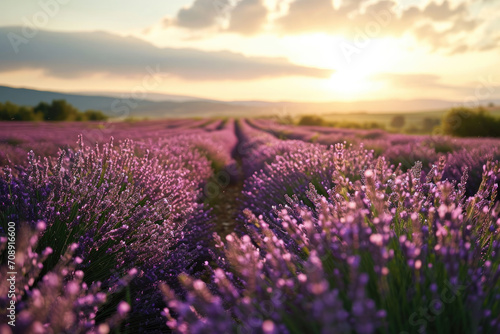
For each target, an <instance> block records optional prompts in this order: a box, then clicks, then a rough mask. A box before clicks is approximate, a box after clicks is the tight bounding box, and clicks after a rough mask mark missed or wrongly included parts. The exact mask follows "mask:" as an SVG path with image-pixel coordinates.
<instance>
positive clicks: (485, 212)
mask: <svg viewBox="0 0 500 334" xmlns="http://www.w3.org/2000/svg"><path fill="white" fill-rule="evenodd" d="M256 126H258V127H259V128H263V123H262V124H261V123H259V124H256V122H252V123H251V124H250V123H247V122H245V121H240V122H238V124H237V126H236V129H234V130H233V128H234V123H233V122H229V123H228V124H223V123H221V124H219V125H217V126H214V125H206V126H204V130H203V131H201V132H199V131H198V130H196V131H198V132H197V133H196V134H193V135H190V136H176V137H174V138H167V139H165V140H162V141H160V142H157V143H155V144H151V143H146V142H145V143H140V144H132V143H131V142H125V143H122V144H120V146H119V148H114V147H110V146H109V145H108V146H105V147H104V148H102V149H100V150H98V151H96V150H95V149H94V150H91V149H90V148H87V149H86V148H84V147H81V148H80V150H78V151H77V152H75V153H72V152H71V150H69V151H68V150H66V151H68V153H67V155H66V156H63V158H62V159H61V162H57V161H56V160H53V161H52V162H50V161H49V162H47V163H42V162H40V161H35V160H36V159H33V158H32V157H31V158H30V159H31V160H30V161H31V162H32V163H31V165H30V166H40V167H41V166H45V167H46V166H49V171H48V172H45V170H47V169H46V168H45V169H44V168H39V167H36V168H31V169H30V168H28V169H26V171H25V176H23V174H22V173H23V172H22V170H21V172H20V173H19V174H18V175H21V176H23V177H24V178H25V181H24V183H23V182H22V177H17V178H16V181H15V182H17V183H18V184H22V186H19V185H18V187H19V190H18V191H17V192H15V193H14V194H15V195H16V196H17V197H18V198H21V199H22V200H19V201H18V202H19V203H21V204H16V206H15V207H16V210H18V208H23V206H22V203H23V202H22V201H24V199H25V198H26V197H27V198H28V199H29V200H31V201H32V202H30V203H29V204H27V205H26V209H24V210H25V211H26V212H27V213H26V215H31V214H33V215H35V214H37V213H39V212H44V214H45V215H46V216H47V217H48V218H47V219H45V221H47V224H46V225H48V226H49V227H47V229H46V231H50V230H51V228H52V229H54V226H55V225H54V224H53V222H59V223H58V224H56V225H57V226H59V227H64V226H67V227H65V229H64V230H63V231H62V232H61V231H52V232H51V233H52V234H50V233H47V232H45V233H43V234H42V236H41V239H40V240H41V241H43V239H44V238H46V239H45V241H44V242H41V241H39V242H38V246H37V248H36V249H37V252H36V253H38V254H40V255H36V253H32V254H31V255H29V256H37V261H38V263H41V262H43V263H45V266H44V267H43V269H42V271H41V272H40V271H38V272H35V274H32V273H30V274H29V275H31V276H27V277H28V278H27V285H25V286H26V288H25V292H26V295H27V297H25V298H23V300H25V301H27V302H26V305H22V306H21V308H24V309H25V310H27V311H26V312H25V314H26V317H27V318H30V317H31V318H35V315H37V314H38V313H37V312H42V310H45V311H46V310H47V309H48V308H49V307H48V306H46V304H43V303H42V302H46V300H45V299H44V298H46V299H48V300H49V301H50V300H51V299H50V298H52V297H50V298H48V297H46V296H56V295H61V296H65V298H66V299H64V300H67V304H65V305H68V307H67V309H68V310H72V311H69V312H70V313H71V312H73V316H70V315H68V316H67V317H66V318H65V319H66V320H65V321H66V322H67V323H64V322H61V320H60V319H51V318H47V316H46V315H45V318H43V319H42V318H41V316H38V318H36V319H35V320H33V321H32V322H31V326H33V327H32V328H36V326H40V325H41V324H46V325H47V326H49V327H50V329H52V330H53V331H55V332H62V331H64V330H67V331H68V332H71V330H73V329H74V328H71V330H68V329H67V328H69V327H68V326H70V325H73V326H81V324H85V326H88V328H90V329H91V330H94V331H98V332H99V331H100V332H105V331H106V330H107V329H108V328H109V327H112V326H113V325H116V324H117V323H118V322H119V321H120V320H122V319H123V318H124V317H125V314H126V313H127V310H128V308H129V306H128V305H129V304H131V305H132V307H133V309H132V312H131V315H130V316H129V317H128V319H127V320H125V323H126V325H124V326H123V327H122V329H129V330H133V331H137V330H139V331H144V332H146V331H148V332H151V331H153V330H154V329H157V330H161V327H160V326H161V325H162V324H164V323H165V321H168V327H169V328H170V329H172V330H174V331H176V332H181V333H213V332H216V331H218V332H224V333H225V332H228V333H230V332H239V333H243V332H247V333H309V332H311V333H337V332H338V333H348V332H357V333H375V332H389V333H401V332H454V333H455V332H456V333H466V332H485V333H496V332H498V331H499V330H500V328H499V323H500V322H499V320H500V319H498V317H499V314H500V306H499V302H498V301H499V300H500V282H499V278H500V272H499V265H500V259H499V255H498V251H499V249H498V248H500V243H499V240H498V230H499V225H500V220H499V219H498V216H499V206H498V201H496V192H497V188H498V177H499V176H500V175H499V165H498V163H494V162H493V161H490V162H488V161H487V162H486V163H485V164H484V167H482V166H481V168H479V170H477V169H476V170H472V171H471V172H472V173H477V174H479V175H481V174H482V175H481V176H480V182H479V183H478V185H477V188H478V189H477V190H475V189H472V188H469V191H472V192H473V193H472V194H471V195H468V194H467V189H468V188H467V183H468V180H467V178H468V175H469V173H468V171H467V170H465V172H464V173H461V172H460V171H459V172H460V173H459V174H460V175H459V178H458V182H457V181H455V182H450V181H448V180H447V176H446V173H447V170H448V169H449V162H448V161H446V159H445V158H441V159H439V157H438V156H436V160H435V161H434V162H435V166H433V167H432V166H431V167H430V169H429V168H425V167H426V166H423V165H422V164H421V163H416V164H414V165H413V167H412V168H408V169H406V168H400V167H398V166H394V165H393V164H391V162H390V160H386V159H385V158H384V157H382V156H380V154H378V152H375V151H373V150H368V149H366V148H365V147H366V146H365V147H363V146H361V147H357V146H349V147H347V145H343V144H337V145H334V146H332V147H328V146H323V145H319V144H312V143H307V142H305V141H302V140H279V139H277V138H276V137H275V136H273V135H271V134H270V133H269V132H271V131H270V130H268V129H266V130H267V131H261V130H259V129H258V128H257V127H256ZM266 126H275V127H277V126H276V125H272V124H267V125H266ZM207 127H210V128H207ZM212 127H213V128H212ZM221 128H222V130H220V129H221ZM234 131H235V132H236V133H237V135H238V138H239V144H238V145H237V142H236V137H235V136H234ZM271 133H273V132H271ZM358 135H359V134H358ZM152 138H154V137H152ZM353 138H354V136H349V137H348V139H351V140H353ZM403 139H404V140H407V141H408V142H411V141H412V140H414V139H413V138H410V137H408V138H406V139H405V138H402V140H403ZM386 140H388V139H387V138H386ZM494 144H495V145H498V144H497V143H496V142H495V143H494ZM122 145H125V146H124V147H122ZM127 145H132V146H131V147H128V146H127ZM386 145H387V146H389V144H386ZM468 145H474V144H473V143H471V142H469V144H468ZM495 147H497V146H494V147H493V148H495ZM148 149H149V152H148V151H147V150H148ZM490 149H491V148H490ZM115 150H116V152H117V153H116V154H115V155H113V154H110V153H109V152H113V151H115ZM85 151H87V152H89V153H79V154H78V157H86V158H85V159H87V160H88V161H90V162H92V163H91V164H88V163H81V162H78V161H80V160H79V159H80V158H75V157H74V156H76V155H77V153H78V152H85ZM90 152H96V153H92V154H91V153H90ZM104 152H108V153H106V154H104ZM124 152H126V154H124ZM71 154H73V158H70V159H69V162H68V161H66V160H65V159H66V158H67V157H71V156H72V155H71ZM93 156H95V157H97V158H93ZM207 157H208V159H207ZM234 158H237V159H241V163H242V167H243V172H244V175H245V177H246V180H245V183H244V189H243V192H242V199H241V208H242V212H241V214H240V215H239V217H238V218H237V219H238V221H239V223H240V225H239V226H238V228H237V231H236V233H234V234H230V235H228V236H227V237H226V239H225V240H224V241H222V240H221V238H219V237H218V236H216V235H215V244H214V245H213V244H212V238H211V237H210V236H209V233H210V232H211V230H210V229H209V228H207V225H208V224H209V223H210V221H209V219H208V217H207V213H206V210H204V208H202V207H201V206H200V204H199V202H200V200H201V199H204V198H205V197H206V196H210V192H208V193H207V189H208V188H207V187H206V185H207V184H208V183H210V182H211V181H210V180H212V179H213V177H212V178H211V177H210V176H211V175H212V176H213V173H214V171H215V170H218V171H221V170H222V171H227V174H228V175H229V177H234V175H237V171H236V170H235V168H234V166H235V161H234ZM481 158H483V157H481ZM85 159H84V161H87V160H85ZM144 159H146V160H144ZM33 161H34V162H33ZM75 161H76V162H75ZM111 161H113V163H111ZM152 161H154V162H153V163H152ZM110 164H112V165H113V168H112V169H110ZM209 164H210V165H211V167H212V168H210V167H209ZM86 166H88V167H86ZM116 166H118V167H116ZM157 167H158V168H157ZM116 171H123V173H124V175H121V174H120V173H117V172H116ZM132 171H135V172H136V173H135V172H132ZM183 171H185V174H182V172H183ZM233 172H234V173H233ZM44 173H45V174H44ZM165 173H166V174H165ZM177 173H181V174H177ZM118 174H119V175H120V176H121V178H120V176H116V175H118ZM167 174H168V175H167ZM111 175H115V176H113V177H110V176H111ZM470 175H471V176H472V175H473V174H470ZM73 176H75V177H73ZM54 177H55V179H58V178H60V179H61V181H59V180H58V181H57V182H56V181H53V179H51V178H54ZM13 179H14V178H11V179H9V178H7V180H8V182H10V184H11V188H15V185H12V180H13ZM125 180H126V181H125ZM180 180H185V181H186V182H181V184H179V182H180ZM214 182H216V183H218V184H219V185H220V186H223V183H221V180H220V179H214ZM29 184H34V185H37V186H33V187H32V188H30V187H28V186H27V185H29ZM224 184H225V183H224ZM190 186H191V187H192V188H190ZM23 187H24V188H23ZM80 187H81V188H80ZM94 188H95V189H94ZM118 188H119V189H118ZM122 188H123V190H122ZM33 189H34V190H35V191H34V190H33ZM47 189H48V190H47ZM72 189H75V191H72ZM189 189H193V190H192V191H190V190H189ZM82 190H86V191H87V193H88V194H89V196H88V197H82V200H81V201H79V200H78V198H79V197H78V194H80V193H81V191H82ZM181 190H182V191H184V192H187V193H190V194H191V195H186V194H185V193H184V194H182V196H181V193H182V191H181ZM9 191H10V189H9ZM37 191H38V192H37ZM109 191H111V194H115V195H103V193H104V192H105V193H106V194H107V193H108V192H109ZM113 191H114V192H113ZM123 192H125V194H123ZM1 193H2V194H3V193H7V190H2V191H1ZM83 193H84V194H87V193H85V191H84V192H83ZM46 194H49V195H46ZM9 196H12V194H9ZM23 196H24V197H23ZM44 196H45V197H44ZM99 196H100V197H99ZM108 196H110V197H108ZM121 196H124V197H121ZM134 196H136V197H135V199H134V200H132V201H131V202H127V199H129V198H132V197H134ZM176 196H181V197H182V198H178V197H176ZM7 197H8V196H7ZM40 198H42V199H43V198H48V200H46V201H45V202H44V201H40ZM154 199H157V201H156V202H155V200H154ZM162 199H163V204H165V205H166V208H165V205H163V204H162V202H161V200H162ZM165 199H166V202H165ZM2 200H4V199H2ZM7 200H9V201H12V198H8V199H7ZM39 201H40V203H43V204H40V203H39ZM47 201H48V202H50V203H51V205H53V203H59V204H57V205H58V206H57V207H54V208H51V207H49V208H48V209H47V207H48V206H46V204H45V203H46V202H47ZM122 201H123V203H124V204H122V203H118V202H122ZM5 203H7V202H5ZM9 203H10V202H9ZM75 203H79V204H81V203H91V205H90V206H87V207H84V208H81V210H80V208H79V205H78V204H75ZM134 203H135V204H134ZM166 203H168V204H166ZM102 204H104V205H102ZM184 204H185V205H184ZM112 205H115V206H116V207H113V206H112ZM30 208H34V209H33V210H34V212H30V210H29V209H30ZM61 208H66V209H65V210H62V209H61ZM70 208H71V209H70ZM142 209H144V211H141V210H142ZM16 210H13V212H12V213H11V214H14V213H16V212H18V211H19V210H18V211H16ZM73 210H76V212H75V213H72V212H73ZM136 210H139V211H137V214H136V213H135V212H136ZM21 211H22V210H21ZM35 211H36V212H35ZM22 212H24V211H22ZM79 213H80V214H81V215H82V216H84V218H83V220H82V221H80V220H76V221H75V220H74V219H75V218H77V217H78V214H79ZM61 214H63V216H62V217H63V218H62V219H61V218H59V217H61ZM89 217H90V219H89ZM155 217H156V218H155ZM9 218H10V217H9ZM13 219H21V218H20V217H13ZM80 219H81V218H80ZM155 219H156V220H155ZM162 219H163V220H162ZM25 220H26V221H32V222H33V224H34V223H35V218H33V219H31V220H30V219H25ZM66 221H69V222H74V223H73V224H68V225H65V224H61V223H60V222H66ZM108 221H109V222H108ZM2 223H3V222H2ZM41 225H42V226H40V224H38V225H37V226H38V228H42V227H43V224H41ZM125 226H126V227H125ZM80 227H81V229H80ZM68 231H71V233H74V234H71V233H70V234H69V236H70V237H71V238H73V237H76V236H77V237H78V240H77V241H78V242H81V245H80V246H78V247H77V246H73V248H71V247H70V250H69V251H70V252H74V254H75V255H71V253H70V254H69V255H67V256H66V258H69V259H71V261H73V262H71V263H69V262H66V264H64V265H62V264H60V261H59V263H55V264H54V262H56V261H55V260H53V262H52V263H51V262H50V261H49V260H50V255H51V254H50V253H51V252H52V253H54V250H53V249H50V251H48V252H45V253H43V249H44V248H45V247H47V246H50V247H53V246H52V244H53V241H54V239H55V238H58V237H59V238H61V236H63V235H64V236H65V237H64V238H63V239H65V240H66V238H68V237H67V235H68ZM83 232H85V233H83ZM115 234H116V235H115ZM151 235H152V236H154V237H155V238H156V237H158V238H156V239H155V238H152V243H151V244H149V242H150V240H149V239H148V238H149V237H150V236H151ZM46 236H47V237H46ZM146 236H147V237H146ZM71 238H70V240H69V241H68V242H67V243H69V242H70V241H71ZM61 240H62V239H61ZM72 240H76V239H75V238H73V239H72ZM35 241H36V240H35V239H33V240H31V241H30V242H31V243H34V242H35ZM102 242H105V244H103V243H102ZM162 243H166V244H167V245H163V244H162ZM26 244H27V245H28V244H29V243H26ZM214 246H215V247H214ZM27 247H28V246H27ZM97 247H98V248H97ZM96 248H97V249H96ZM99 249H101V253H99ZM57 252H59V253H62V250H56V251H55V253H57ZM101 256H104V259H103V260H99V259H100V258H101ZM44 257H49V258H47V259H46V260H45V261H44ZM53 259H59V257H53ZM30 261H31V260H30ZM61 261H62V260H61ZM67 261H69V260H67ZM99 261H101V262H99ZM93 263H94V265H93ZM109 263H112V264H113V266H114V267H113V268H110V267H106V265H107V264H109ZM203 263H205V265H204V266H203V265H202V264H203ZM71 266H74V269H73V267H71ZM203 267H204V268H203ZM51 268H64V272H63V271H61V272H60V273H59V274H57V270H55V269H51ZM103 268H104V270H103V271H101V269H103ZM2 270H4V268H2ZM127 270H128V271H127ZM77 272H78V274H77ZM180 272H184V273H183V274H182V275H180V276H179V280H177V275H178V274H179V273H180ZM54 273H55V275H56V277H60V278H61V277H63V276H61V275H66V276H64V277H65V282H76V284H81V285H78V287H79V289H78V290H76V289H74V288H73V287H74V286H76V285H75V284H73V283H71V284H69V283H65V284H62V283H61V285H60V286H57V285H54V284H53V285H48V284H49V283H46V281H47V282H49V281H50V280H51V279H49V278H47V279H45V277H47V276H48V275H53V274H54ZM99 273H101V275H100V276H99ZM104 273H107V274H108V275H105V274H104ZM109 273H112V274H111V275H109ZM57 275H59V276H57ZM82 275H83V276H82ZM89 275H92V276H91V277H89ZM68 276H69V277H68ZM132 276H137V277H136V278H135V279H133V280H132ZM30 277H43V279H33V280H29V278H30ZM78 279H79V280H80V281H78ZM82 279H83V280H82ZM53 280H55V279H53ZM97 281H101V282H102V283H101V284H100V285H99V284H97V283H96V282H97ZM30 282H31V283H30ZM179 282H180V284H179ZM91 283H94V284H91ZM46 284H47V285H46ZM89 286H90V287H91V288H89ZM158 288H161V289H162V290H163V295H164V298H165V301H166V303H167V307H166V308H165V309H164V310H163V311H162V315H160V309H162V308H163V307H164V306H165V305H164V304H163V303H162V301H161V300H160V295H159V294H158V292H157V291H158ZM44 289H45V290H44ZM51 289H52V290H51ZM57 289H59V290H57ZM91 289H92V290H91ZM97 289H101V290H102V291H104V294H102V292H101V294H99V292H97ZM33 291H39V292H38V293H37V292H33ZM40 291H41V292H40ZM71 291H77V292H78V293H76V292H75V293H74V294H73V295H72V294H71V293H72V292H71ZM4 295H5V294H3V291H2V296H4ZM106 295H107V296H106ZM40 296H42V299H41V301H40ZM71 296H74V297H71ZM89 296H90V297H89ZM35 297H36V298H38V299H37V301H38V303H35V302H32V303H31V304H30V301H31V300H34V298H35ZM70 298H74V300H73V299H70ZM82 298H83V299H82ZM104 299H106V302H105V304H104V305H102V303H104ZM75 300H76V301H78V303H75V302H74V301H75ZM81 300H85V301H86V302H88V305H89V308H86V309H84V310H83V311H81V310H80V309H76V306H74V307H75V308H73V309H72V308H70V307H69V306H70V305H82V303H83V302H82V301H81ZM120 300H126V301H127V302H128V303H127V304H124V303H120ZM91 302H93V304H92V303H91ZM99 302H100V303H101V304H99ZM35 304H37V305H42V307H39V309H38V310H36V309H33V308H30V307H31V306H30V305H35ZM98 304H99V305H101V306H100V307H97V305H98ZM85 305H87V304H85ZM78 307H80V306H78ZM90 309H92V310H94V312H91V311H90V312H89V310H90ZM115 309H116V310H117V312H116V314H113V312H114V310H115ZM97 310H98V312H97V313H96V314H95V316H94V315H93V314H92V313H95V311H97ZM471 310H472V311H473V312H472V311H471ZM46 313H47V312H45V313H44V314H46ZM82 316H85V317H87V318H85V317H83V318H82ZM31 318H30V319H31ZM68 319H69V320H68ZM26 321H28V320H26ZM30 321H31V320H30ZM95 322H96V323H97V324H99V325H95V324H94V323H95ZM60 324H64V326H66V327H64V326H63V325H60ZM75 324H78V325H75ZM54 326H61V327H54ZM61 328H62V329H63V330H61ZM76 328H80V329H81V328H87V327H76ZM42 332H43V331H42Z"/></svg>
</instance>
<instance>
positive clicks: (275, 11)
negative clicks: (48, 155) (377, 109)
mask: <svg viewBox="0 0 500 334" xmlns="http://www.w3.org/2000/svg"><path fill="white" fill-rule="evenodd" d="M499 59H500V1H499V0H475V1H461V0H446V1H442V0H422V1H419V0H405V1H393V0H357V1H354V0H333V1H332V0H168V1H164V0H163V1H160V0H147V1H144V0H143V1H138V0H137V1H135V0H134V1H124V0H120V1H118V0H99V1H98V0H86V1H83V0H38V1H32V0H23V1H19V0H2V1H1V2H0V85H8V86H13V87H28V88H35V89H42V90H56V91H64V92H126V93H129V94H135V95H136V96H140V97H146V98H147V95H148V94H150V93H167V94H176V95H188V96H197V97H205V98H213V99H219V100H269V101H284V100H287V101H354V100H382V99H444V100H453V101H460V102H464V103H470V104H473V103H474V102H477V101H488V100H494V99H499V98H500V61H499Z"/></svg>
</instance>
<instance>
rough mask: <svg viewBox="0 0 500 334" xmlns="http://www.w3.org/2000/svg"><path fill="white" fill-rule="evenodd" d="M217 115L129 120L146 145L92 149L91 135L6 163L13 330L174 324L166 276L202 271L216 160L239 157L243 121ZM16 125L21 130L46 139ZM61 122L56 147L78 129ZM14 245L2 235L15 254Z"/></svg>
mask: <svg viewBox="0 0 500 334" xmlns="http://www.w3.org/2000/svg"><path fill="white" fill-rule="evenodd" d="M215 123H217V126H216V127H215V126H213V124H212V123H211V124H207V122H206V121H204V122H192V121H191V122H179V124H165V123H163V124H160V125H158V124H148V123H142V124H141V127H139V129H136V128H132V129H134V131H135V132H136V133H135V135H134V133H133V132H132V131H130V129H127V128H126V127H123V128H121V129H120V130H119V131H118V130H116V131H115V132H114V134H115V135H118V137H121V136H123V137H124V136H131V137H136V138H137V137H140V138H139V139H140V141H136V142H134V141H132V140H129V139H126V140H123V141H120V142H119V143H118V144H115V143H114V141H113V140H111V141H109V142H108V143H104V144H101V145H99V144H96V145H95V146H94V147H92V146H86V145H85V144H84V140H83V136H80V137H79V141H78V145H74V146H77V147H76V148H72V147H71V146H69V145H66V146H65V148H64V149H61V150H60V151H59V153H58V155H56V156H50V155H49V156H46V157H43V158H39V157H37V156H36V155H35V154H34V153H33V152H30V153H29V154H28V161H27V163H24V164H20V165H12V166H11V167H9V166H7V167H5V168H4V169H3V171H2V174H1V177H0V206H1V208H2V209H1V211H0V223H1V225H0V226H1V229H2V233H1V234H3V235H6V234H7V232H8V231H9V229H8V226H9V224H8V222H16V228H15V234H16V238H17V240H16V245H17V248H16V251H15V261H14V262H15V268H14V269H12V268H8V266H7V264H8V262H7V261H5V262H4V261H2V265H1V267H0V280H1V281H2V284H1V285H0V304H1V310H2V311H0V312H1V317H2V323H4V322H5V320H6V319H7V320H8V319H9V318H8V317H7V316H8V315H9V313H10V311H9V310H8V309H7V306H8V305H9V303H10V299H9V298H8V296H9V289H10V285H9V284H5V282H7V277H8V274H7V273H8V272H17V273H18V275H17V276H16V284H15V293H14V295H15V296H16V299H17V304H16V312H15V313H16V314H17V318H16V322H15V324H16V326H15V327H7V326H4V327H2V332H3V331H4V330H7V329H15V332H20V333H22V332H30V333H62V332H65V333H78V332H94V333H106V332H108V331H109V330H111V329H113V328H115V330H116V329H119V328H121V329H126V330H127V331H129V332H149V331H150V329H157V330H161V329H162V328H163V330H165V329H166V327H165V319H164V318H163V317H162V316H161V314H160V312H161V309H162V308H163V307H162V305H163V301H162V296H161V294H160V292H159V290H158V284H159V282H167V283H169V284H170V285H171V286H172V287H174V288H175V287H176V285H178V284H177V276H178V275H179V274H180V273H181V272H187V273H190V274H193V275H196V274H197V273H198V271H199V270H198V269H197V268H196V266H197V265H198V264H199V263H202V262H203V261H204V260H206V259H208V258H209V256H210V254H209V253H208V248H209V247H208V246H209V240H210V236H211V233H212V227H213V226H212V225H213V223H212V221H211V217H210V215H209V212H208V211H207V210H206V208H204V207H203V204H202V203H203V201H202V199H203V197H204V196H205V194H204V191H203V189H204V187H203V185H204V184H206V183H207V182H208V181H209V179H210V177H212V175H213V173H214V171H213V169H212V165H214V164H216V165H225V164H227V165H231V164H233V163H234V161H233V160H232V157H231V151H232V150H233V148H234V147H233V146H234V145H235V144H236V137H235V135H234V129H233V127H234V126H233V127H232V122H229V124H223V123H222V122H215ZM209 125H210V127H209ZM35 126H36V125H35ZM14 127H15V125H14ZM166 128H168V129H170V131H165V129H166ZM186 129H189V130H186ZM15 130H16V131H11V133H10V134H11V135H12V134H13V133H14V134H15V135H16V136H18V137H19V136H26V137H30V136H34V137H36V136H40V137H41V136H43V135H42V134H41V133H36V131H33V128H31V131H29V132H28V131H24V132H22V131H19V129H15ZM60 130H61V131H63V132H64V134H61V133H59V134H57V135H56V137H57V139H58V140H59V141H56V143H59V142H64V141H65V140H68V138H70V137H71V136H70V133H71V132H73V133H74V131H75V129H73V128H72V127H70V126H69V125H68V128H62V129H60ZM139 130H140V131H145V132H144V133H142V132H141V133H138V131H139ZM165 132H166V133H168V134H169V136H166V135H165ZM181 133H182V134H183V135H179V134H181ZM186 133H187V134H186ZM4 134H5V133H4ZM173 134H177V135H176V136H173ZM222 138H224V139H225V140H222ZM231 138H233V140H231ZM32 146H34V147H35V148H36V147H37V146H36V144H34V145H32ZM7 244H8V239H7V238H4V237H2V238H0V245H1V247H0V250H1V251H3V252H2V253H3V254H2V256H3V257H5V259H7V255H8V254H10V248H9V250H7V249H6V246H7ZM177 291H178V292H181V291H180V290H177ZM6 312H7V314H5V313H6ZM120 326H121V327H120Z"/></svg>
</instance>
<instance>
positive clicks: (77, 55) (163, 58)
mask: <svg viewBox="0 0 500 334" xmlns="http://www.w3.org/2000/svg"><path fill="white" fill-rule="evenodd" d="M25 32H26V31H25ZM25 32H24V33H25ZM16 36H17V37H16ZM12 41H14V44H15V42H16V41H17V42H18V43H19V44H18V45H17V48H18V49H19V52H18V53H15V50H14V48H13V45H12ZM24 42H25V43H24ZM147 68H150V69H151V68H153V69H155V70H156V69H161V72H162V73H164V74H168V75H172V76H176V77H179V78H183V79H187V80H248V79H259V78H264V77H283V76H306V77H318V78H326V77H329V76H330V75H331V70H324V69H318V68H311V67H304V66H298V65H295V64H292V63H290V62H289V61H288V60H287V59H284V58H269V57H246V56H243V55H241V54H237V53H232V52H227V51H220V52H206V51H201V50H196V49H174V48H157V47H155V46H153V45H152V44H149V43H147V42H145V41H143V40H140V39H137V38H133V37H120V36H117V35H113V34H110V33H105V32H81V33H76V32H75V33H62V32H49V31H38V33H37V34H36V35H35V36H33V37H32V38H26V37H24V35H23V30H22V29H21V28H19V27H8V28H0V72H6V71H14V70H21V69H42V70H43V71H45V73H46V74H48V75H50V76H53V77H60V78H78V77H85V76H88V75H92V74H108V75H113V76H129V77H140V76H142V77H144V76H145V75H147V74H148V72H147V70H146V69H147Z"/></svg>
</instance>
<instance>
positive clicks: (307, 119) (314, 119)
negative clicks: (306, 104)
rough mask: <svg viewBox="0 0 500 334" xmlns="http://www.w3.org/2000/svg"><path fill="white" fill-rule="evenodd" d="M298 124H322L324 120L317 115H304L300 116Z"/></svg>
mask: <svg viewBox="0 0 500 334" xmlns="http://www.w3.org/2000/svg"><path fill="white" fill-rule="evenodd" d="M299 125H313V126H324V125H325V120H324V119H323V118H321V117H319V116H314V115H305V116H302V117H301V118H300V120H299Z"/></svg>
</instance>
